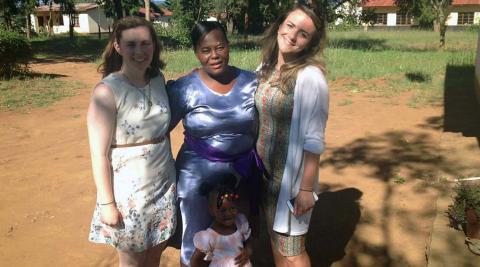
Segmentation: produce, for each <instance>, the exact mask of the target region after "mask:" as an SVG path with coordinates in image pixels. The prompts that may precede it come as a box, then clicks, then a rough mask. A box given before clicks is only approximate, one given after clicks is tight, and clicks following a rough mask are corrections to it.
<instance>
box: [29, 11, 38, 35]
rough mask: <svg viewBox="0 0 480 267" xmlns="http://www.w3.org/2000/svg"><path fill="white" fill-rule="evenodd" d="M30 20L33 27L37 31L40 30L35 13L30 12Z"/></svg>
mask: <svg viewBox="0 0 480 267" xmlns="http://www.w3.org/2000/svg"><path fill="white" fill-rule="evenodd" d="M30 21H31V22H32V27H33V30H34V31H35V32H38V19H37V16H35V15H34V14H30Z"/></svg>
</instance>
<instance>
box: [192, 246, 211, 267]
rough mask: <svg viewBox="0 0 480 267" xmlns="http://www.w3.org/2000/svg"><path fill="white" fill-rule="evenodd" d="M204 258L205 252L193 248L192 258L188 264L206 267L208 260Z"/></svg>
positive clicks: (194, 266)
mask: <svg viewBox="0 0 480 267" xmlns="http://www.w3.org/2000/svg"><path fill="white" fill-rule="evenodd" d="M204 258H205V253H203V252H201V251H200V250H198V249H195V251H194V252H193V255H192V258H191V259H190V265H191V266H192V267H207V266H208V265H209V264H210V262H208V261H205V260H203V259H204Z"/></svg>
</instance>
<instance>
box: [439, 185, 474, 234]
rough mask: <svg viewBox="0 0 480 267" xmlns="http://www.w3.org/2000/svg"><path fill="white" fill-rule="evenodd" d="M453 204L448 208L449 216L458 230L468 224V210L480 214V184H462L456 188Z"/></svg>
mask: <svg viewBox="0 0 480 267" xmlns="http://www.w3.org/2000/svg"><path fill="white" fill-rule="evenodd" d="M454 192H455V195H454V196H453V203H452V204H451V205H450V206H449V207H448V210H447V215H448V217H449V218H450V222H451V224H452V226H453V227H454V228H456V229H458V228H459V225H462V224H464V223H466V222H467V218H466V210H467V209H473V210H475V212H476V214H480V184H478V183H468V182H462V183H460V184H458V185H457V186H456V187H455V188H454Z"/></svg>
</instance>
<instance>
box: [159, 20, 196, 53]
mask: <svg viewBox="0 0 480 267" xmlns="http://www.w3.org/2000/svg"><path fill="white" fill-rule="evenodd" d="M155 31H156V32H157V34H158V36H159V37H160V39H161V40H162V42H163V44H164V45H165V46H167V47H173V48H188V47H190V46H191V42H190V31H189V30H188V28H187V27H186V26H183V25H182V24H181V23H172V24H170V25H169V26H167V27H163V26H161V25H155Z"/></svg>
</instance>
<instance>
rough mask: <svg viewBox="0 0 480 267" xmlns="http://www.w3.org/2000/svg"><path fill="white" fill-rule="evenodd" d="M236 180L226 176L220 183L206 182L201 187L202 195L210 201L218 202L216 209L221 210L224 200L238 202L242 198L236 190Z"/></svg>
mask: <svg viewBox="0 0 480 267" xmlns="http://www.w3.org/2000/svg"><path fill="white" fill-rule="evenodd" d="M235 185H236V178H235V177H234V176H224V177H221V178H220V182H219V183H217V184H212V183H208V182H204V183H202V184H201V185H200V188H199V190H200V194H201V195H203V196H205V197H207V198H208V200H209V201H214V200H215V201H216V207H217V209H219V208H220V207H221V206H222V205H223V200H224V199H228V200H236V199H239V198H240V196H239V195H238V193H237V190H236V186H235Z"/></svg>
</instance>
